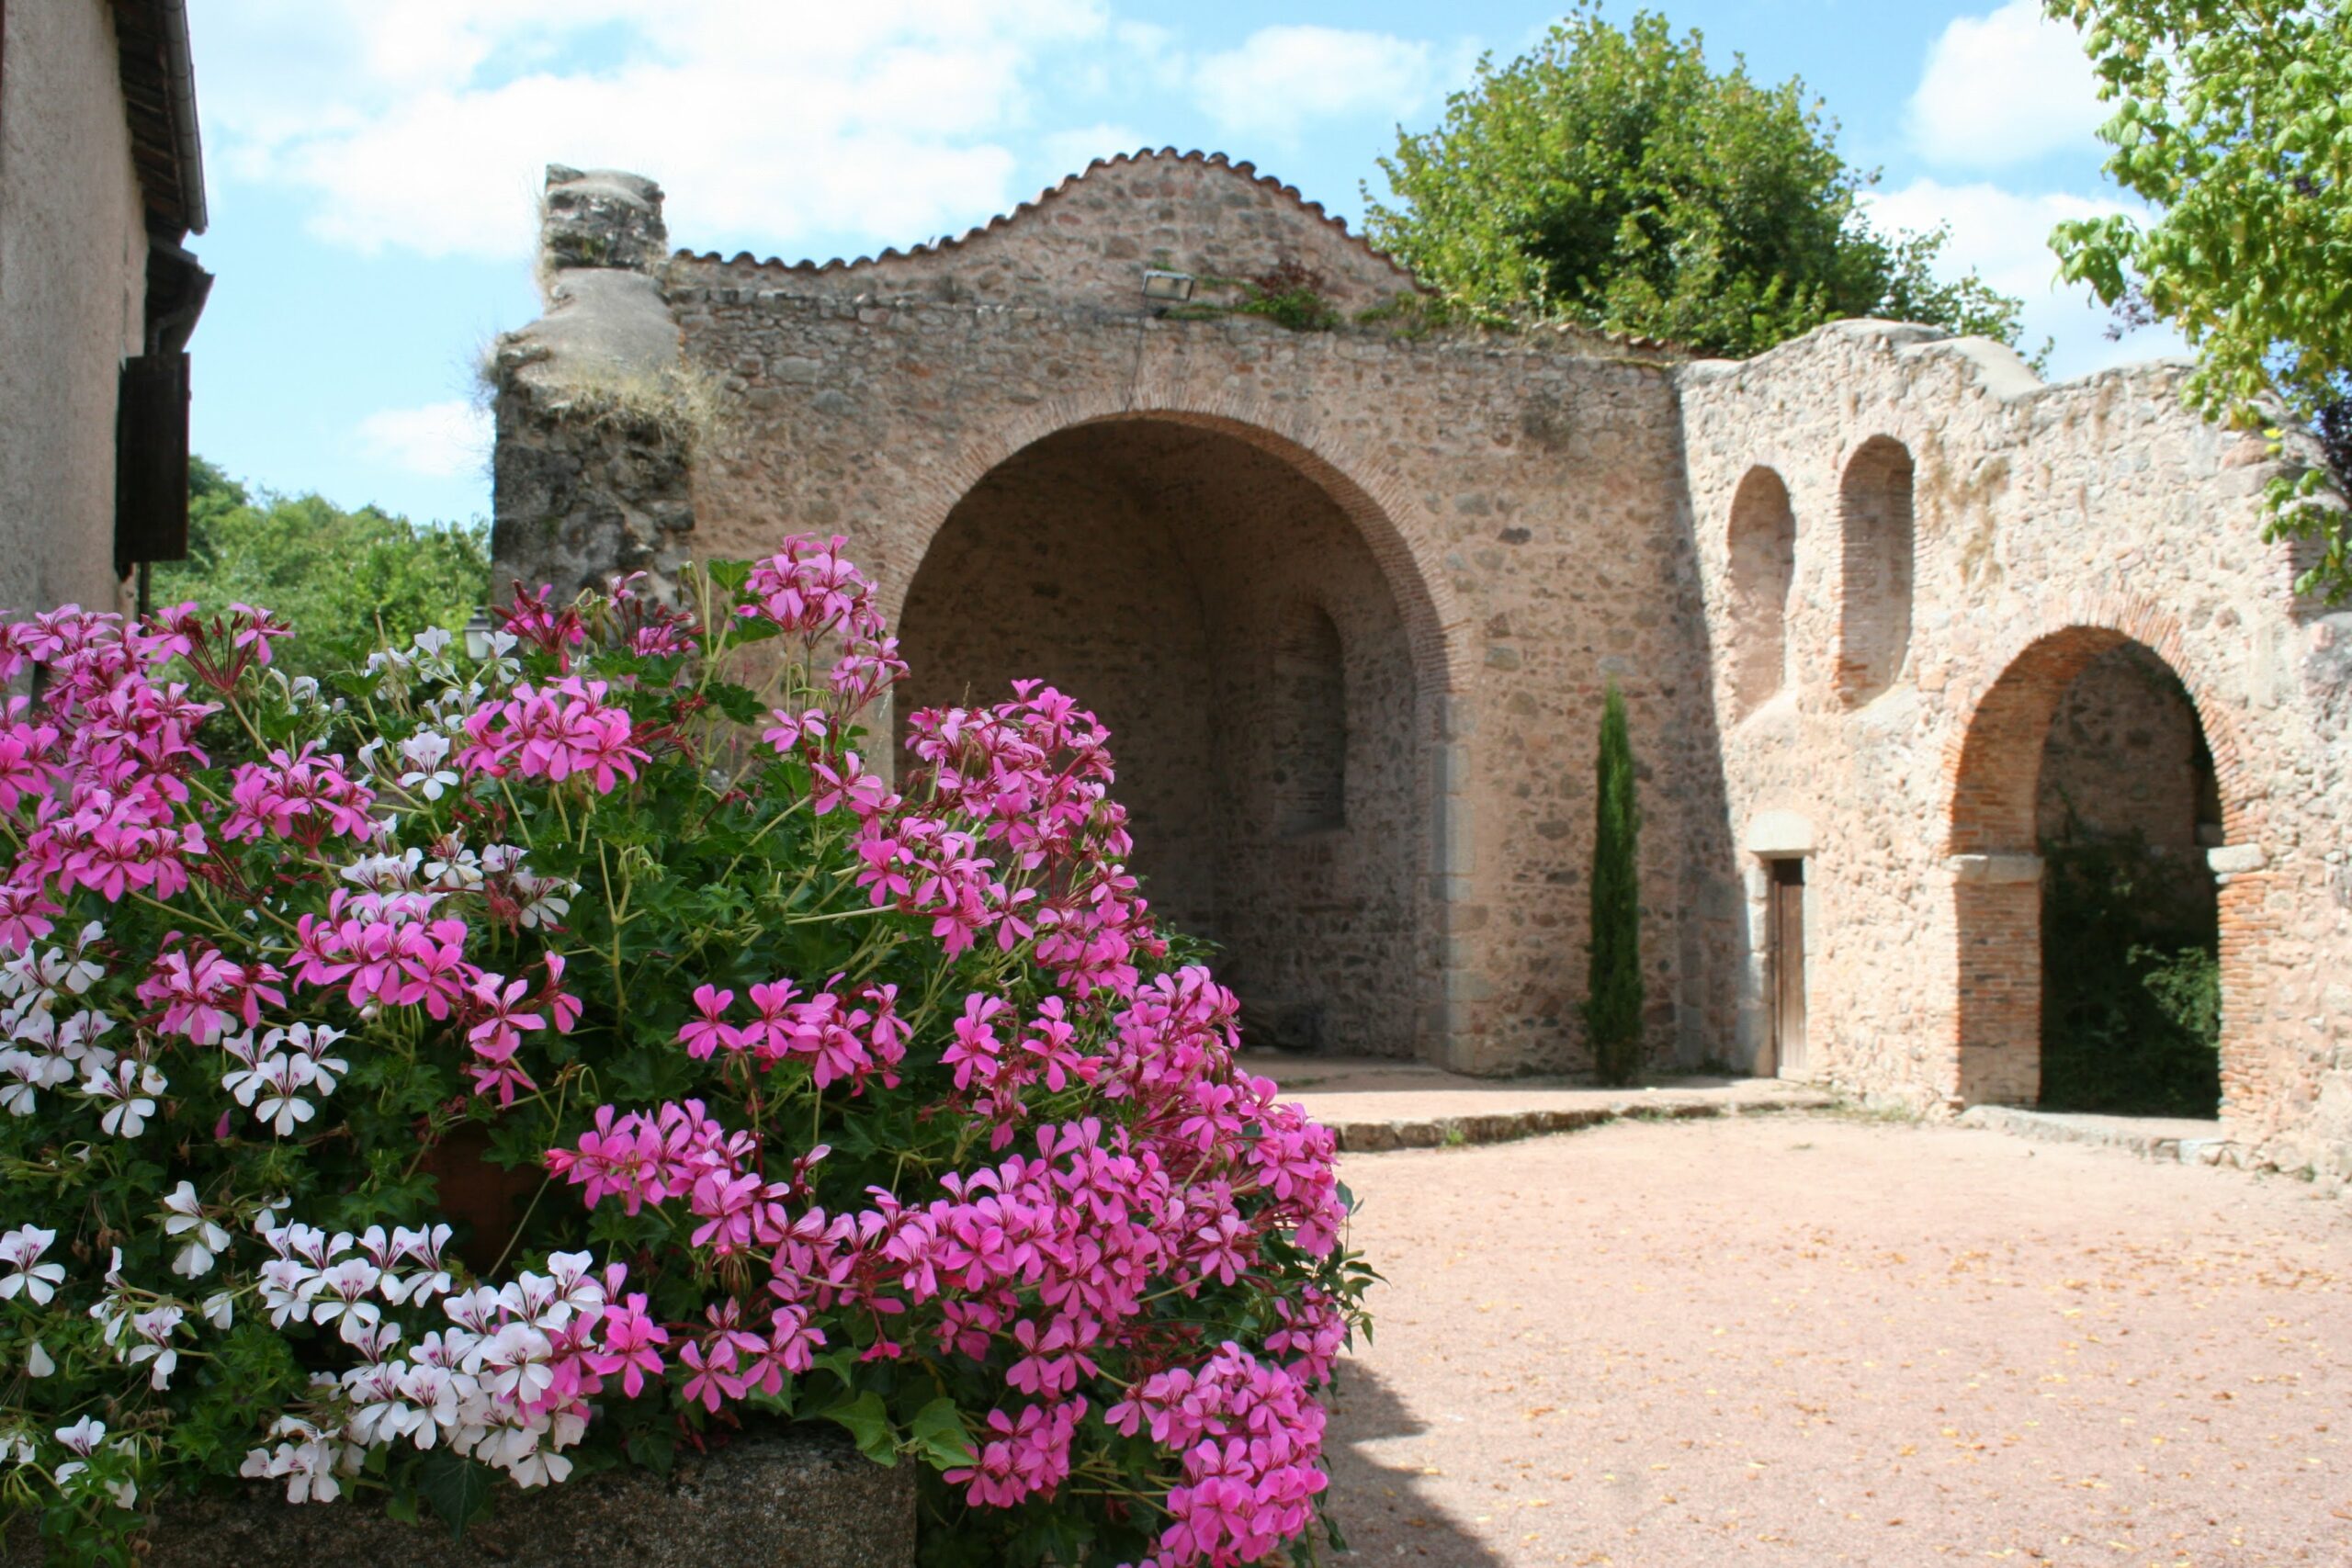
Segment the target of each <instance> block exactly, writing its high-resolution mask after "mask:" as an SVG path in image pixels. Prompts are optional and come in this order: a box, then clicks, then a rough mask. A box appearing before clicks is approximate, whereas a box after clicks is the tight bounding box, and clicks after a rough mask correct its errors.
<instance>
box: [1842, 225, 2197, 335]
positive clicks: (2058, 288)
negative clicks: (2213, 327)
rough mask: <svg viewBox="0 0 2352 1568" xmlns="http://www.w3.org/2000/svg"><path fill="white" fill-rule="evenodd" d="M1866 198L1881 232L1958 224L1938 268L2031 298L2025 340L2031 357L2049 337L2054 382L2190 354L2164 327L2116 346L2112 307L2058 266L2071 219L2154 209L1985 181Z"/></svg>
mask: <svg viewBox="0 0 2352 1568" xmlns="http://www.w3.org/2000/svg"><path fill="white" fill-rule="evenodd" d="M1864 199H1865V201H1866V202H1867V204H1868V206H1869V209H1870V214H1871V220H1872V221H1873V222H1874V223H1876V224H1877V225H1879V226H1880V227H1881V228H1887V229H1910V230H1917V231H1926V230H1929V229H1932V228H1934V227H1935V226H1936V225H1938V224H1939V223H1942V224H1948V225H1949V226H1950V227H1951V239H1950V241H1948V242H1947V243H1946V244H1945V246H1944V251H1943V254H1942V256H1941V258H1940V259H1939V266H1938V268H1937V270H1938V271H1939V273H1940V274H1942V275H1944V276H1948V277H1949V276H1960V275H1962V274H1963V273H1965V272H1967V271H1968V269H1969V268H1971V267H1974V268H1975V269H1976V270H1977V271H1979V272H1980V273H1982V274H1983V275H1984V276H1985V282H1987V283H1989V284H1991V285H1992V286H1993V287H1994V288H1997V289H1999V290H2000V291H2001V292H2002V293H2004V294H2014V295H2017V296H2018V297H2019V298H2020V299H2024V301H2025V311H2024V331H2023V332H2022V333H2020V334H2019V336H2020V338H2021V339H2022V341H2023V343H2024V344H2025V348H2026V352H2027V353H2029V354H2030V353H2032V352H2033V351H2034V350H2035V349H2037V348H2039V347H2040V346H2041V343H2042V340H2043V339H2044V338H2047V339H2049V340H2050V341H2051V344H2052V349H2051V355H2050V370H2049V374H2050V376H2051V378H2052V379H2053V380H2063V379H2064V378H2067V377H2070V376H2080V375H2084V374H2086V373H2087V372H2089V371H2093V370H2098V369H2101V368H2103V367H2107V366H2109V365H2120V364H2128V363H2130V362H2131V361H2134V360H2142V359H2154V358H2156V357H2158V356H2159V355H2167V354H2178V353H2181V352H2183V351H2184V345H2183V344H2182V343H2181V340H2180V338H2179V336H2178V335H2177V333H2173V332H2172V331H2171V329H2169V328H2164V327H2152V328H2145V329H2143V330H2141V331H2139V332H2135V333H2131V335H2130V336H2128V337H2125V338H2124V339H2123V340H2122V341H2120V342H2118V343H2109V342H2108V341H2107V338H2106V332H2107V327H2108V324H2109V321H2110V320H2111V319H2112V318H2111V317H2110V316H2109V312H2108V310H2106V308H2105V307H2103V306H2101V305H2099V304H2098V302H2097V300H2095V299H2093V298H2092V295H2091V292H2090V289H2089V288H2087V287H2086V286H2084V285H2079V284H2077V285H2062V284H2060V283H2059V282H2058V281H2057V276H2058V258H2057V256H2056V255H2055V254H2052V251H2051V249H2050V243H2049V242H2050V231H2051V230H2052V229H2053V228H2055V227H2056V226H2057V225H2058V224H2059V223H2061V222H2063V221H2064V220H2067V219H2070V218H2095V217H2101V216H2104V215H2106V214H2108V213H2113V212H2128V213H2131V214H2133V215H2134V216H2144V213H2145V209H2143V208H2141V207H2138V206H2136V205H2134V204H2133V203H2131V202H2128V201H2119V200H2115V199H2113V198H2110V197H2086V196H2075V195H2070V194H2067V193H2065V192H2052V193H2049V194H2045V195H2041V196H2027V195H2021V194H2019V193H2018V192H2016V191H2011V190H2005V189H2003V188H2002V187H2000V186H1996V185H1989V184H1985V183H1982V182H1979V183H1975V184H1970V185H1952V186H1948V185H1943V184H1941V183H1939V182H1938V181H1936V180H1932V179H1917V180H1914V181H1912V182H1911V183H1910V184H1909V185H1907V186H1904V187H1903V188H1902V189H1900V190H1896V191H1887V192H1873V193H1871V194H1870V195H1869V196H1867V197H1865V198H1864Z"/></svg>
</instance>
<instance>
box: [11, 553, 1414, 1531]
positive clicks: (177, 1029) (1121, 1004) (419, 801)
mask: <svg viewBox="0 0 2352 1568" xmlns="http://www.w3.org/2000/svg"><path fill="white" fill-rule="evenodd" d="M841 543H842V541H840V540H839V539H834V540H831V541H829V542H828V541H820V540H815V539H809V538H796V539H794V540H791V541H789V542H788V543H787V545H786V548H785V550H784V552H783V553H782V554H780V555H777V556H775V557H774V558H770V559H768V560H764V561H762V562H759V563H757V564H756V565H749V566H747V565H742V564H734V565H721V566H715V567H713V568H711V569H709V570H707V572H703V573H699V574H696V576H695V580H694V581H693V583H692V585H691V587H690V591H689V596H688V597H689V603H688V604H687V607H685V608H684V609H676V608H669V607H665V606H664V605H662V604H658V603H655V602H653V601H652V600H650V599H649V598H648V597H647V596H645V595H644V594H643V593H642V592H639V587H638V585H636V584H634V583H632V582H629V581H618V582H616V583H615V584H614V585H613V588H612V590H611V592H609V593H606V594H604V595H591V596H586V597H583V598H582V600H581V601H580V602H578V603H576V604H569V605H565V604H556V603H553V602H551V599H550V596H549V595H548V593H547V592H545V591H542V592H540V593H538V594H537V595H535V596H534V595H524V594H522V593H520V592H518V593H517V595H516V598H515V603H514V604H513V605H512V606H511V607H509V608H508V609H506V610H505V611H504V612H503V615H502V616H501V620H502V621H503V626H502V628H501V629H500V630H499V631H498V632H497V633H496V634H495V636H494V637H492V639H491V640H492V647H491V649H490V651H489V653H488V655H487V656H486V657H482V658H473V657H469V656H467V655H466V654H465V653H464V651H463V650H462V649H458V648H456V647H453V646H452V645H451V641H450V639H449V638H448V637H447V634H445V633H439V632H429V633H426V634H424V635H423V636H420V637H416V638H415V639H414V640H413V642H408V643H396V644H394V645H392V646H388V647H386V648H384V649H379V651H377V652H376V653H375V654H374V655H373V657H371V658H370V659H369V660H368V663H367V664H366V666H365V667H364V668H362V669H357V670H354V671H349V672H347V673H346V674H345V675H341V676H338V677H335V678H333V679H330V680H327V681H325V682H316V681H312V680H311V679H307V678H296V679H289V678H288V677H287V676H286V675H285V674H284V673H283V672H282V671H280V670H277V669H275V668H273V660H272V647H273V644H275V643H276V642H277V641H278V640H279V639H280V638H282V637H286V636H288V635H289V632H288V628H287V627H285V626H281V625H279V624H278V623H277V622H276V621H275V620H274V619H273V618H272V617H271V616H270V615H267V614H266V612H263V611H259V610H254V609H251V608H248V607H246V606H243V605H238V606H232V607H231V608H230V609H228V610H227V611H225V612H223V613H220V614H218V615H210V616H206V615H201V614H199V613H198V611H197V610H196V609H195V608H194V607H193V606H183V607H181V608H179V609H177V610H175V611H172V612H168V613H165V614H164V615H158V616H155V617H153V618H151V619H149V620H146V621H143V622H134V623H125V622H123V621H121V620H120V619H119V618H117V617H115V616H111V615H98V614H91V613H86V612H83V611H80V610H76V609H73V608H70V607H69V608H67V609H63V610H60V611H57V612H55V613H53V614H51V615H40V616H36V617H33V618H31V619H28V620H22V621H17V622H13V623H9V624H6V626H0V677H5V678H6V679H7V680H8V681H10V682H14V683H15V684H16V685H17V687H18V688H19V689H23V688H25V687H27V686H29V687H30V688H31V689H32V690H33V691H34V692H35V693H37V695H35V696H32V697H24V696H18V697H13V698H10V699H8V705H7V709H6V722H5V725H0V835H5V838H4V839H0V861H4V862H5V874H0V1034H5V1049H0V1111H5V1112H6V1114H0V1171H4V1172H5V1178H6V1180H5V1186H0V1451H5V1452H6V1454H7V1456H8V1458H9V1460H10V1461H13V1467H12V1468H10V1469H9V1470H8V1471H7V1472H6V1480H5V1490H4V1491H0V1511H5V1512H6V1513H7V1514H11V1515H16V1516H22V1515H24V1514H26V1513H28V1512H29V1513H32V1514H37V1515H38V1517H39V1520H40V1531H41V1533H42V1536H43V1539H44V1540H46V1541H47V1542H48V1543H49V1550H50V1551H51V1556H52V1558H54V1559H58V1560H62V1561H67V1562H116V1561H124V1560H127V1559H128V1557H129V1555H130V1552H131V1551H132V1550H133V1548H134V1547H135V1544H136V1540H137V1533H138V1531H139V1530H140V1529H141V1527H142V1522H143V1513H144V1510H145V1509H147V1508H148V1507H149V1506H151V1505H152V1503H153V1501H155V1500H156V1499H157V1498H159V1497H160V1496H161V1495H164V1494H167V1493H168V1492H170V1491H171V1490H173V1489H175V1488H184V1487H191V1486H201V1485H213V1484H226V1483H229V1479H230V1478H234V1477H239V1476H243V1477H247V1478H262V1479H266V1482H267V1483H269V1484H271V1485H272V1486H275V1487H282V1488H283V1490H284V1493H285V1495H286V1496H287V1498H288V1500H289V1501H290V1502H292V1503H298V1504H300V1503H310V1504H314V1505H315V1504H347V1502H348V1501H349V1500H350V1499H352V1498H354V1497H355V1496H357V1495H368V1494H373V1495H378V1496H379V1497H380V1498H381V1500H382V1503H383V1506H388V1507H390V1509H392V1510H393V1511H394V1512H395V1513H397V1514H400V1515H401V1516H403V1517H430V1516H433V1515H436V1514H437V1515H438V1516H439V1517H441V1518H442V1519H444V1520H446V1521H447V1522H448V1523H449V1524H450V1525H451V1526H453V1527H455V1528H460V1529H461V1528H462V1527H463V1526H464V1524H465V1523H466V1522H467V1521H468V1520H469V1519H471V1518H474V1517H479V1516H480V1515H481V1513H482V1512H483V1511H485V1510H487V1509H490V1508H492V1507H494V1506H495V1504H496V1498H497V1495H498V1494H499V1493H500V1492H501V1491H502V1490H503V1489H504V1488H507V1487H515V1486H520V1487H530V1486H539V1485H546V1484H549V1483H560V1482H562V1481H564V1480H565V1479H566V1478H567V1477H571V1476H576V1475H578V1474H581V1473H582V1472H589V1471H593V1470H595V1469H599V1468H604V1467H609V1466H614V1465H620V1464H634V1465H639V1466H645V1467H650V1468H653V1469H656V1470H660V1469H664V1468H666V1467H667V1466H668V1465H669V1464H670V1463H671V1462H672V1461H673V1458H674V1456H675V1454H676V1452H677V1451H678V1450H680V1449H681V1448H703V1447H708V1446H711V1445H714V1444H718V1443H722V1442H724V1441H726V1440H728V1439H729V1438H730V1437H732V1436H733V1435H735V1434H736V1433H738V1432H739V1431H741V1430H742V1429H743V1428H745V1427H756V1426H759V1425H761V1424H772V1423H776V1422H781V1421H784V1420H787V1419H809V1418H811V1417H826V1418H830V1419H831V1420H833V1421H836V1422H838V1423H840V1424H841V1425H842V1427H846V1428H847V1429H848V1431H849V1432H850V1433H851V1434H852V1435H853V1436H854V1438H855V1439H856V1441H857V1443H858V1445H859V1446H860V1447H861V1448H862V1449H863V1450H865V1452H866V1453H867V1454H868V1455H870V1456H872V1457H873V1458H874V1459H876V1460H877V1461H882V1462H886V1463H889V1462H899V1461H907V1462H913V1463H917V1464H920V1465H921V1466H922V1471H923V1475H924V1482H923V1491H922V1497H923V1506H924V1514H925V1529H924V1534H923V1540H924V1545H923V1552H924V1556H925V1558H926V1561H928V1562H936V1563H942V1564H962V1563H970V1564H982V1563H986V1564H996V1563H1004V1562H1012V1563H1022V1562H1054V1563H1057V1564H1064V1565H1075V1564H1079V1563H1103V1564H1111V1563H1137V1564H1144V1563H1149V1564H1155V1565H1159V1568H1176V1565H1178V1564H1193V1563H1205V1564H1217V1565H1227V1564H1248V1563H1258V1562H1269V1561H1306V1560H1308V1559H1310V1558H1311V1557H1312V1556H1313V1553H1314V1551H1315V1550H1316V1548H1315V1545H1314V1542H1315V1540H1317V1538H1318V1536H1319V1534H1320V1532H1318V1531H1315V1530H1313V1529H1311V1528H1310V1527H1312V1526H1314V1525H1315V1524H1316V1521H1317V1513H1318V1510H1319V1507H1320V1495H1321V1493H1322V1491H1323V1487H1324V1472H1323V1470H1322V1468H1321V1463H1320V1457H1319V1456H1320V1448H1321V1438H1322V1433H1323V1411H1322V1409H1321V1407H1320V1405H1319V1404H1317V1397H1316V1395H1317V1390H1318V1389H1319V1388H1321V1387H1322V1386H1323V1385H1324V1384H1325V1383H1327V1382H1328V1381H1329V1377H1330V1375H1331V1371H1332V1365H1333V1360H1334V1358H1335V1357H1336V1356H1337V1355H1338V1353H1339V1351H1340V1349H1341V1348H1342V1347H1343V1345H1344V1343H1345V1342H1346V1340H1347V1337H1348V1336H1349V1335H1350V1333H1351V1331H1352V1329H1353V1328H1354V1327H1356V1326H1358V1325H1360V1323H1361V1321H1362V1317H1361V1304H1360V1303H1361V1298H1362V1293H1363V1287H1364V1284H1365V1282H1366V1280H1368V1278H1369V1274H1368V1271H1367V1270H1366V1269H1364V1267H1363V1264H1362V1263H1361V1262H1360V1261H1359V1260H1357V1259H1356V1258H1354V1257H1352V1255H1351V1254H1350V1253H1348V1252H1347V1251H1346V1250H1345V1248H1344V1247H1343V1246H1342V1230H1343V1226H1344V1223H1345V1209H1346V1197H1345V1194H1344V1191H1343V1190H1342V1189H1340V1187H1339V1185H1338V1183H1337V1181H1336V1179H1335V1176H1334V1167H1333V1145H1332V1141H1331V1138H1330V1136H1329V1134H1328V1133H1327V1132H1325V1131H1324V1130H1323V1129H1321V1128H1318V1127H1317V1126H1315V1125H1314V1124H1312V1123H1311V1122H1308V1121H1306V1118H1305V1117H1304V1115H1303V1113H1302V1112H1301V1111H1299V1110H1298V1109H1297V1108H1296V1107H1295V1106H1292V1105H1285V1104H1283V1103H1280V1102H1278V1101H1276V1100H1275V1099H1274V1098H1273V1096H1274V1088H1273V1086H1272V1084H1271V1083H1269V1082H1268V1081H1266V1080H1264V1079H1262V1078H1260V1077H1253V1076H1251V1075H1250V1074H1249V1073H1247V1072H1245V1071H1243V1070H1241V1069H1240V1068H1239V1067H1238V1066H1237V1065H1236V1063H1235V1060H1234V1052H1235V1048H1236V1045H1237V1043H1238V1037H1237V1029H1236V1006H1235V1002H1234V999H1233V998H1232V997H1231V995H1230V994H1229V993H1227V991H1225V990H1224V989H1222V988H1221V987H1218V986H1217V984H1216V981H1215V980H1214V978H1213V977H1212V976H1211V975H1210V974H1209V972H1208V971H1207V970H1206V969H1205V968H1204V967H1203V966H1202V965H1200V964H1197V963H1187V962H1184V961H1183V957H1184V955H1183V953H1182V943H1181V942H1174V943H1171V941H1170V939H1169V938H1167V937H1165V936H1163V935H1162V934H1160V933H1159V932H1158V931H1155V930H1154V927H1153V924H1152V921H1151V918H1150V913H1149V909H1148V905H1147V903H1146V901H1145V899H1144V898H1143V897H1141V896H1140V894H1139V891H1138V889H1137V886H1136V881H1135V879H1134V878H1133V877H1132V876H1131V875H1129V874H1127V873H1126V871H1125V869H1124V862H1125V857H1126V855H1127V852H1128V847H1129V846H1128V838H1127V832H1126V828H1125V814H1124V813H1123V812H1122V810H1121V809H1120V807H1118V805H1117V804H1116V803H1115V802H1114V800H1113V799H1112V798H1111V796H1110V793H1109V790H1110V785H1111V783H1112V777H1113V775H1112V764H1111V758H1110V754H1109V751H1108V750H1107V746H1106V737H1105V736H1104V733H1103V729H1102V728H1101V727H1100V726H1099V725H1098V724H1097V723H1096V722H1095V721H1094V719H1093V718H1092V717H1091V716H1090V715H1088V714H1087V713H1085V712H1083V711H1081V710H1080V709H1079V708H1078V707H1077V706H1076V705H1074V704H1073V703H1072V702H1071V701H1070V700H1069V698H1067V697H1065V696H1063V695H1062V694H1058V693H1057V692H1054V691H1052V690H1050V689H1046V688H1044V687H1041V686H1037V685H1035V684H1023V685H1020V686H1018V687H1016V688H1015V691H1014V694H1013V695H1012V700H1010V701H1008V702H1005V703H1003V704H1001V705H997V706H994V707H985V708H971V709H962V708H957V709H944V710H934V711H929V712H924V713H921V714H917V715H915V716H913V717H912V719H911V720H910V723H909V725H908V729H909V733H910V739H909V742H908V751H909V755H908V757H907V759H906V760H905V762H904V764H903V766H902V769H901V771H900V779H899V783H898V784H897V785H896V786H895V787H894V785H893V784H892V783H891V782H889V780H888V778H887V777H886V776H885V774H884V773H881V772H878V771H877V770H876V768H875V766H874V765H873V764H872V763H871V761H869V760H868V757H869V756H870V752H867V751H865V750H864V749H865V746H866V744H867V743H866V741H865V739H864V738H863V731H862V729H861V728H860V725H861V718H862V716H865V715H866V714H867V713H868V711H869V710H870V709H872V708H873V706H874V705H875V704H876V701H877V699H880V698H882V697H883V696H884V695H885V694H887V693H888V691H889V690H890V688H891V687H892V686H893V685H894V684H895V683H896V682H898V680H899V677H900V676H901V675H902V674H903V673H904V665H903V664H902V663H901V662H900V661H899V657H898V654H897V651H896V645H895V643H894V642H893V641H892V640H891V638H890V637H888V633H887V630H886V628H885V627H884V626H882V625H881V623H880V621H879V618H878V617H877V615H876V612H875V610H874V608H873V605H872V595H871V590H870V585H869V584H868V583H867V582H866V581H865V580H864V579H862V578H861V577H860V576H859V575H858V573H857V572H856V571H855V570H854V568H853V567H852V566H851V565H850V564H849V563H848V562H847V561H846V560H844V559H843V558H842V555H841V553H840V547H841ZM1171 945H1173V946H1174V947H1176V948H1177V949H1178V950H1179V951H1176V952H1171Z"/></svg>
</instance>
